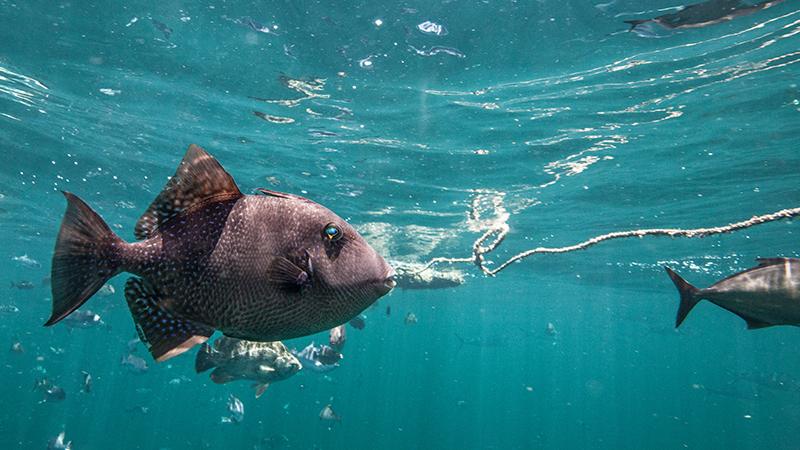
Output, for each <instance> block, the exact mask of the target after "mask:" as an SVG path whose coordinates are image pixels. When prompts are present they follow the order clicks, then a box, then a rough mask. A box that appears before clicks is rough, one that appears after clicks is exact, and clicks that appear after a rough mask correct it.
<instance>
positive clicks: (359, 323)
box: [348, 314, 367, 330]
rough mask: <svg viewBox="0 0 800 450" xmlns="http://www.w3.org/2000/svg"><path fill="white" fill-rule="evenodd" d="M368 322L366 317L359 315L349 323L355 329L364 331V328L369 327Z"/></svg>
mask: <svg viewBox="0 0 800 450" xmlns="http://www.w3.org/2000/svg"><path fill="white" fill-rule="evenodd" d="M366 320H367V317H366V316H365V315H363V314H359V315H357V316H355V317H353V318H352V319H350V322H348V323H349V324H350V326H351V327H353V328H355V329H356V330H363V329H364V327H366V326H367V322H366Z"/></svg>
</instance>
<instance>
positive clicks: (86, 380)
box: [81, 370, 92, 394]
mask: <svg viewBox="0 0 800 450" xmlns="http://www.w3.org/2000/svg"><path fill="white" fill-rule="evenodd" d="M81 375H82V376H83V388H82V389H81V390H82V391H83V392H84V393H85V394H88V393H90V392H92V375H91V374H90V373H89V372H87V371H85V370H81Z"/></svg>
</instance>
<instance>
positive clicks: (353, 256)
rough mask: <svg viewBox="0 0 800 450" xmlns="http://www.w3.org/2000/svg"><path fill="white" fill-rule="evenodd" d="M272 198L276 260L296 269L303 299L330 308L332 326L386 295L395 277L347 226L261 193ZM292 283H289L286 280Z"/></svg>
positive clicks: (330, 215) (305, 203) (296, 201)
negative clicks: (278, 226)
mask: <svg viewBox="0 0 800 450" xmlns="http://www.w3.org/2000/svg"><path fill="white" fill-rule="evenodd" d="M261 192H262V193H264V194H266V195H269V196H272V197H277V199H270V200H277V201H276V202H275V204H274V205H275V208H276V209H273V210H272V211H273V213H275V212H277V213H278V214H277V215H278V217H280V218H281V221H282V223H284V224H290V225H291V226H286V227H281V228H282V229H281V230H280V231H278V233H279V234H280V235H279V236H275V235H274V234H273V235H272V236H270V238H271V239H275V238H279V239H277V242H280V245H281V246H282V247H283V248H280V249H279V251H280V254H282V255H286V258H287V259H288V260H289V261H292V262H293V263H294V264H295V265H296V266H298V267H299V268H301V269H302V270H303V272H305V275H303V274H300V275H299V276H298V277H297V280H298V284H303V286H302V290H303V294H304V295H308V296H309V297H313V298H315V299H321V300H324V301H327V302H328V303H329V305H328V306H329V309H330V310H331V311H337V315H339V316H340V317H337V318H336V321H337V323H336V324H340V323H342V322H344V321H347V320H349V319H351V318H352V317H353V316H355V315H357V314H358V313H359V312H361V311H362V310H363V309H364V308H366V307H367V306H369V305H371V304H372V303H374V302H375V301H376V300H377V299H378V298H380V297H382V296H383V295H385V294H387V293H388V292H389V291H391V290H392V289H393V288H394V286H395V284H396V282H395V279H394V277H395V271H394V269H393V268H392V267H391V266H390V265H389V264H388V263H387V262H386V260H385V259H383V257H381V256H380V255H379V254H378V252H376V251H375V249H374V248H372V246H370V245H369V244H368V243H367V241H366V240H364V238H363V237H362V236H361V234H359V233H358V231H356V229H355V228H353V227H352V226H351V225H350V224H349V223H347V221H345V220H344V219H342V218H341V217H339V216H338V215H336V214H335V213H334V212H333V211H331V210H329V209H328V208H326V207H324V206H322V205H320V204H318V203H315V202H313V201H311V200H308V199H305V198H303V197H298V196H294V195H291V194H284V193H277V192H274V191H267V190H261ZM288 278H289V279H293V278H292V277H288Z"/></svg>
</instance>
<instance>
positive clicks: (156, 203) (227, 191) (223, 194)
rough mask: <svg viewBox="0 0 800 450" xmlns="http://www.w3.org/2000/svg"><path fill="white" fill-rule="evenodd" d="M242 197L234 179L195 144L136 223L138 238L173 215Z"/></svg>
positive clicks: (152, 231) (150, 233)
mask: <svg viewBox="0 0 800 450" xmlns="http://www.w3.org/2000/svg"><path fill="white" fill-rule="evenodd" d="M241 196H242V193H241V192H240V191H239V188H238V187H237V186H236V183H235V182H234V181H233V178H232V177H231V176H230V175H229V174H228V172H226V171H225V169H223V168H222V166H221V165H220V164H219V162H217V160H216V159H214V157H212V156H211V155H209V154H208V153H206V151H205V150H203V149H202V148H200V147H198V146H196V145H194V144H192V145H190V146H189V150H187V151H186V154H185V155H184V157H183V160H181V163H180V165H179V166H178V169H177V170H176V171H175V175H173V176H172V178H170V180H169V181H168V182H167V184H166V186H164V189H162V190H161V193H160V194H158V197H156V199H155V200H153V203H151V204H150V207H149V208H147V211H145V213H144V214H143V215H142V217H140V218H139V221H138V222H136V229H135V231H134V234H135V235H136V239H140V240H141V239H147V238H149V237H150V236H152V235H153V234H154V233H155V232H156V230H158V228H159V227H160V226H162V225H163V224H164V223H166V222H168V221H169V220H170V219H172V218H173V217H176V216H178V215H180V214H181V213H183V212H184V211H187V210H190V209H192V208H195V207H199V206H202V205H204V204H208V203H211V202H216V201H225V200H231V199H237V198H239V197H241Z"/></svg>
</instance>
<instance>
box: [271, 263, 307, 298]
mask: <svg viewBox="0 0 800 450" xmlns="http://www.w3.org/2000/svg"><path fill="white" fill-rule="evenodd" d="M267 279H268V280H270V281H272V282H273V283H276V284H278V285H280V286H282V287H284V288H287V289H289V290H299V289H300V288H302V287H303V286H305V285H307V284H308V283H310V282H311V277H310V276H309V275H308V272H306V271H305V270H303V269H302V268H301V267H299V266H298V265H297V264H295V263H293V262H291V261H289V260H288V259H286V258H284V257H282V256H278V257H275V258H273V260H272V262H271V263H270V265H269V267H267Z"/></svg>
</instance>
